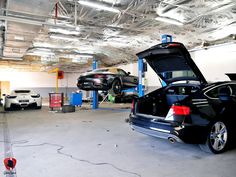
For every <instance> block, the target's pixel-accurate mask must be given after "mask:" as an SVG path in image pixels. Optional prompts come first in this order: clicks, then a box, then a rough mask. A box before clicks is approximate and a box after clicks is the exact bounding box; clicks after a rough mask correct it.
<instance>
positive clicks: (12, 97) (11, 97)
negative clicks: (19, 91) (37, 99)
mask: <svg viewBox="0 0 236 177" xmlns="http://www.w3.org/2000/svg"><path fill="white" fill-rule="evenodd" d="M6 97H7V98H8V99H14V98H16V96H11V95H8V96H6Z"/></svg>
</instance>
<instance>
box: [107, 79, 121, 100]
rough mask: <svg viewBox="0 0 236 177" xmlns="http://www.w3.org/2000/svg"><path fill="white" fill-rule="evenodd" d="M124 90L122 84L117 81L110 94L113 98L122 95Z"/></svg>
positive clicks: (114, 82)
mask: <svg viewBox="0 0 236 177" xmlns="http://www.w3.org/2000/svg"><path fill="white" fill-rule="evenodd" d="M121 90H122V86H121V83H120V81H119V80H118V79H115V80H114V81H113V82H112V85H111V89H110V90H109V93H110V94H111V95H113V96H116V95H120V94H121Z"/></svg>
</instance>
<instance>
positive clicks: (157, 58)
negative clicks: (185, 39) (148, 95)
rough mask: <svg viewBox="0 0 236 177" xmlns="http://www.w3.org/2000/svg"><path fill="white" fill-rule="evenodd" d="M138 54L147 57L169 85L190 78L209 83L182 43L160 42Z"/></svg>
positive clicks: (140, 56)
mask: <svg viewBox="0 0 236 177" xmlns="http://www.w3.org/2000/svg"><path fill="white" fill-rule="evenodd" d="M137 56H138V57H139V58H145V59H146V61H147V62H148V63H149V65H150V66H151V67H152V69H153V70H154V71H155V72H156V73H157V74H158V76H159V77H160V78H161V79H162V80H163V81H164V82H165V83H166V84H167V85H168V84H171V83H173V82H176V81H188V80H193V81H199V82H200V83H201V84H202V83H207V81H206V79H205V78H204V76H203V75H202V73H201V71H200V70H199V69H198V67H197V66H196V64H195V63H194V61H193V60H192V58H191V56H190V54H189V52H188V51H187V49H186V48H185V47H184V45H183V44H182V43H177V42H169V43H163V44H158V45H156V46H153V47H151V48H150V49H147V50H145V51H143V52H140V53H138V54H137Z"/></svg>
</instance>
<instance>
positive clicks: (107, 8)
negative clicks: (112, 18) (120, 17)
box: [78, 1, 120, 13]
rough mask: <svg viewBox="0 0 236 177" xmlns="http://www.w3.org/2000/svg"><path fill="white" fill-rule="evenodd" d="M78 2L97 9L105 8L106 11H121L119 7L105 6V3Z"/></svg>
mask: <svg viewBox="0 0 236 177" xmlns="http://www.w3.org/2000/svg"><path fill="white" fill-rule="evenodd" d="M78 3H79V4H81V5H85V6H88V7H93V8H95V9H100V10H105V11H109V12H114V13H120V11H119V10H118V9H115V8H113V7H107V6H103V5H100V4H96V3H93V2H88V1H78Z"/></svg>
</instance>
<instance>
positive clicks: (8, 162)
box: [4, 158, 16, 171]
mask: <svg viewBox="0 0 236 177" xmlns="http://www.w3.org/2000/svg"><path fill="white" fill-rule="evenodd" d="M4 165H5V167H6V169H7V170H9V171H10V170H13V169H14V168H15V166H16V159H15V158H5V159H4Z"/></svg>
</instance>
